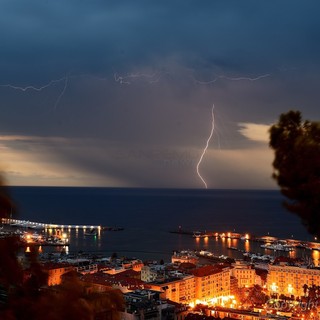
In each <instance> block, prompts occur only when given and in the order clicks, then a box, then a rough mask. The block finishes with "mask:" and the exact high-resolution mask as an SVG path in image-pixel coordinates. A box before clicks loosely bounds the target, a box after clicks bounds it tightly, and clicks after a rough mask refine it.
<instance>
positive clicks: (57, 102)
mask: <svg viewBox="0 0 320 320" xmlns="http://www.w3.org/2000/svg"><path fill="white" fill-rule="evenodd" d="M67 86H68V75H66V76H65V78H64V87H63V89H62V91H61V93H60V94H59V97H58V98H57V100H56V103H55V104H54V109H57V106H58V104H59V102H60V100H61V98H62V96H63V95H64V93H65V92H66V89H67Z"/></svg>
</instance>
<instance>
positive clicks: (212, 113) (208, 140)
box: [197, 104, 214, 189]
mask: <svg viewBox="0 0 320 320" xmlns="http://www.w3.org/2000/svg"><path fill="white" fill-rule="evenodd" d="M213 109H214V104H213V105H212V109H211V116H212V122H211V123H212V124H211V131H210V135H209V137H208V139H207V143H206V146H205V148H204V149H203V151H202V154H201V156H200V159H199V161H198V163H197V174H198V176H199V178H200V179H201V181H202V182H203V184H204V186H205V188H206V189H208V185H207V183H206V181H205V180H204V179H203V177H202V176H201V174H200V172H199V166H200V164H201V162H202V159H203V157H204V155H205V153H206V151H207V149H208V147H209V142H210V140H211V138H212V135H213V131H214V112H213Z"/></svg>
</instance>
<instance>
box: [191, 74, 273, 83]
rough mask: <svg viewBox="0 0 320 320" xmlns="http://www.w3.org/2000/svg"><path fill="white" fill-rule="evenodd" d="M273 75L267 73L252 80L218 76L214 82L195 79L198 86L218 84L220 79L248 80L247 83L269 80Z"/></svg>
mask: <svg viewBox="0 0 320 320" xmlns="http://www.w3.org/2000/svg"><path fill="white" fill-rule="evenodd" d="M270 76H271V74H270V73H266V74H263V75H261V76H258V77H255V78H250V77H236V78H233V77H227V76H223V75H222V76H218V77H216V78H214V79H213V80H210V81H199V80H197V79H195V78H194V80H195V82H196V83H197V84H212V83H215V82H217V81H218V80H220V79H226V80H229V81H243V80H247V81H258V80H260V79H263V78H267V77H270Z"/></svg>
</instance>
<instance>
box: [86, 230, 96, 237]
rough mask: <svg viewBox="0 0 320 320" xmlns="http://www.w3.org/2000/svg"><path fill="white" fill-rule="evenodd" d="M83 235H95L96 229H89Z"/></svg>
mask: <svg viewBox="0 0 320 320" xmlns="http://www.w3.org/2000/svg"><path fill="white" fill-rule="evenodd" d="M84 235H85V236H96V235H98V233H97V231H96V230H95V229H90V230H89V231H87V232H85V233H84Z"/></svg>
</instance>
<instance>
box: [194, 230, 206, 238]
mask: <svg viewBox="0 0 320 320" xmlns="http://www.w3.org/2000/svg"><path fill="white" fill-rule="evenodd" d="M192 237H193V238H205V237H208V235H207V234H206V233H203V232H201V231H193V235H192Z"/></svg>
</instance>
